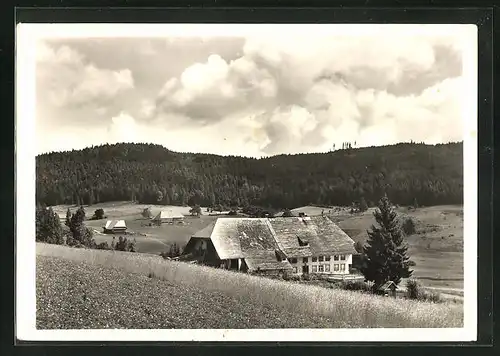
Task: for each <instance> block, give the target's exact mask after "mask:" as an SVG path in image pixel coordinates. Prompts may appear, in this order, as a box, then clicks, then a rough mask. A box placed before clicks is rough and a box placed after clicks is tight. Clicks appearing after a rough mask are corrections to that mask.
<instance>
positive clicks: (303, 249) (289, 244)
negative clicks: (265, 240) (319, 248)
mask: <svg viewBox="0 0 500 356" xmlns="http://www.w3.org/2000/svg"><path fill="white" fill-rule="evenodd" d="M269 223H270V224H271V227H272V229H273V230H274V234H275V238H276V240H277V242H278V244H279V245H280V248H281V249H282V250H283V251H284V252H285V254H286V255H287V256H293V257H308V256H311V255H312V252H311V249H310V247H309V246H300V244H299V239H300V240H302V241H304V242H309V240H310V239H311V237H312V235H314V234H316V231H315V230H314V229H313V228H312V226H311V225H310V224H309V225H307V224H304V223H303V221H302V219H301V218H297V217H288V218H273V219H269Z"/></svg>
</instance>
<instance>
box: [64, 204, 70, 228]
mask: <svg viewBox="0 0 500 356" xmlns="http://www.w3.org/2000/svg"><path fill="white" fill-rule="evenodd" d="M71 216H72V215H71V210H69V208H68V210H67V211H66V221H65V222H64V224H65V225H66V226H67V227H69V226H70V224H71Z"/></svg>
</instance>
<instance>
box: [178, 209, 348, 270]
mask: <svg viewBox="0 0 500 356" xmlns="http://www.w3.org/2000/svg"><path fill="white" fill-rule="evenodd" d="M355 253H356V250H355V249H354V241H353V240H352V239H351V238H350V237H349V236H347V234H346V233H345V232H344V231H342V230H341V229H340V228H339V227H338V226H337V225H336V224H335V223H333V222H332V221H331V220H330V219H328V218H327V217H325V216H315V217H287V218H272V219H269V218H260V219H255V218H221V219H217V221H216V222H215V223H213V224H211V225H209V226H207V227H206V228H204V229H203V230H201V231H199V232H197V233H196V234H194V235H193V236H192V237H191V239H190V240H189V242H188V244H187V245H186V247H185V249H184V253H183V254H184V257H185V258H192V259H196V260H198V261H199V262H201V263H204V264H207V265H212V266H217V267H222V268H226V269H234V270H240V271H248V272H263V273H267V274H279V273H283V272H291V273H294V274H304V273H306V274H307V273H319V274H339V275H344V274H349V265H350V264H351V263H352V255H353V254H355Z"/></svg>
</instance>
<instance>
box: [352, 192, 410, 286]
mask: <svg viewBox="0 0 500 356" xmlns="http://www.w3.org/2000/svg"><path fill="white" fill-rule="evenodd" d="M373 215H374V217H375V220H376V222H377V224H378V227H376V226H374V225H372V227H371V231H368V240H367V241H366V244H365V246H364V248H363V260H364V261H363V262H364V264H363V267H362V268H361V272H362V273H363V275H364V276H365V279H366V280H367V281H372V282H374V287H375V288H378V287H380V286H382V285H383V284H384V283H385V282H388V281H392V282H394V283H396V284H399V283H400V282H401V279H402V278H408V277H410V276H411V275H412V273H413V271H411V270H410V269H409V266H410V259H409V257H408V255H407V250H408V247H407V245H406V243H405V241H404V240H403V234H402V231H401V227H400V225H399V224H398V220H397V214H396V212H395V211H394V209H393V207H392V204H391V202H390V201H389V199H388V198H387V195H385V196H384V197H383V198H382V199H380V201H379V203H378V209H377V210H376V211H375V212H374V213H373Z"/></svg>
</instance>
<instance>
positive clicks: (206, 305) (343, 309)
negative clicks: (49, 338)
mask: <svg viewBox="0 0 500 356" xmlns="http://www.w3.org/2000/svg"><path fill="white" fill-rule="evenodd" d="M53 258H56V259H57V260H54V259H53ZM64 260H66V261H71V262H66V263H64ZM37 265H38V268H37V274H38V276H37V296H38V298H37V302H38V305H37V323H38V325H39V327H45V328H47V327H49V328H51V327H58V328H71V327H80V328H81V327H86V328H89V327H96V326H98V327H127V328H154V327H155V325H154V321H155V320H159V321H165V322H167V321H168V322H167V323H166V324H160V326H163V327H174V328H184V327H203V326H207V325H212V324H211V323H208V324H207V322H206V318H209V319H210V320H212V321H213V322H216V320H218V321H219V324H218V327H221V328H234V327H238V326H239V327H253V328H261V327H262V328H265V327H276V326H277V325H281V327H301V326H306V325H311V324H312V325H311V327H332V328H338V327H340V328H359V327H363V328H367V327H394V328H400V327H411V328H419V327H425V328H429V327H430V328H433V327H460V326H461V325H463V305H461V304H456V303H439V304H435V303H429V302H420V301H412V300H405V299H399V298H398V299H393V298H386V297H382V296H375V295H369V294H363V293H358V292H351V291H344V290H338V289H327V288H322V287H318V286H309V285H303V284H299V283H292V282H286V281H280V280H273V279H268V278H263V277H257V276H252V275H248V274H245V273H237V272H232V271H226V270H221V269H215V268H210V267H205V266H199V265H192V264H189V263H185V262H176V261H168V260H163V259H162V258H160V257H157V256H149V255H145V254H138V253H127V252H118V251H99V250H91V249H76V248H69V247H66V246H59V245H48V244H41V243H37ZM57 265H60V267H57ZM72 265H73V266H74V268H73V267H71V266H72ZM101 267H102V268H101ZM110 269H114V270H115V271H117V272H113V271H110ZM118 271H120V272H118ZM120 273H121V274H122V275H121V276H120V275H119V274H120ZM130 273H134V274H136V275H140V276H143V277H142V278H136V277H133V276H132V275H130ZM147 276H149V277H151V282H149V281H148V279H147V278H144V277H147ZM153 280H160V281H163V282H164V283H158V282H154V281H153ZM176 290H177V291H182V290H185V291H186V293H181V294H182V295H178V293H177V292H175V291H176ZM70 291H74V292H76V293H78V295H76V297H75V296H73V297H72V298H65V297H64V296H65V295H67V294H68V293H70ZM71 293H73V292H71ZM124 293H125V294H126V295H124ZM172 293H177V295H172V298H168V297H166V296H168V295H171V294H172ZM73 294H74V293H73ZM61 296H62V297H61ZM113 296H116V297H113ZM127 296H130V297H127ZM162 296H163V297H162ZM130 298H132V299H133V300H132V301H131V300H130ZM162 298H163V299H162ZM58 300H60V301H61V303H57V302H56V303H51V301H58ZM119 300H122V301H123V304H125V305H122V303H117V301H119ZM131 303H132V304H131ZM221 303H222V304H221ZM219 304H221V305H222V306H223V307H219V306H220V305H219ZM51 305H52V307H51ZM128 305H130V307H127V306H128ZM174 305H178V308H179V309H180V310H170V311H169V308H172V306H174ZM111 306H115V309H110V307H111ZM122 306H123V308H121V307H122ZM224 306H225V307H224ZM53 308H58V310H57V312H56V313H54V309H53ZM156 308H159V310H156ZM145 309H147V311H146V310H145ZM265 310H272V312H271V315H273V318H275V320H274V321H272V322H269V321H268V320H267V317H266V315H268V314H269V313H266V312H265ZM113 312H115V313H116V314H114V316H113V317H112V318H107V319H106V316H107V315H109V314H110V313H113ZM131 312H133V313H134V316H133V317H131V315H130V313H131ZM75 313H76V314H75ZM144 313H146V314H147V315H144ZM211 313H213V314H215V316H216V317H215V318H214V315H213V314H211ZM290 313H291V314H290ZM136 314H137V315H136ZM157 314H159V315H161V316H164V318H163V317H162V318H159V319H154V317H152V315H157ZM53 315H56V317H55V318H57V319H58V320H57V323H55V325H54V324H53V323H54V321H53V318H54V317H53ZM75 315H80V316H82V315H83V316H84V317H81V318H77V319H75ZM116 315H118V318H116V317H115V316H116ZM175 315H182V316H183V317H182V318H178V319H177V318H175V319H176V320H171V319H170V317H175ZM148 316H151V317H148ZM217 316H218V317H217ZM305 316H307V317H306V319H307V321H304V320H303V319H304V317H305ZM61 317H62V318H63V319H61V320H59V318H61ZM200 318H201V319H200ZM289 318H291V319H289ZM39 320H40V321H39ZM266 320H267V321H266ZM289 320H295V322H294V323H290V322H288V321H289ZM314 320H316V322H312V321H314ZM92 321H95V322H96V323H99V324H97V325H96V324H93V325H92V324H90V325H87V324H86V323H87V322H92ZM109 322H113V323H114V324H113V325H109ZM75 323H76V324H77V325H75ZM120 323H122V324H120ZM158 326H159V325H156V327H158Z"/></svg>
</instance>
